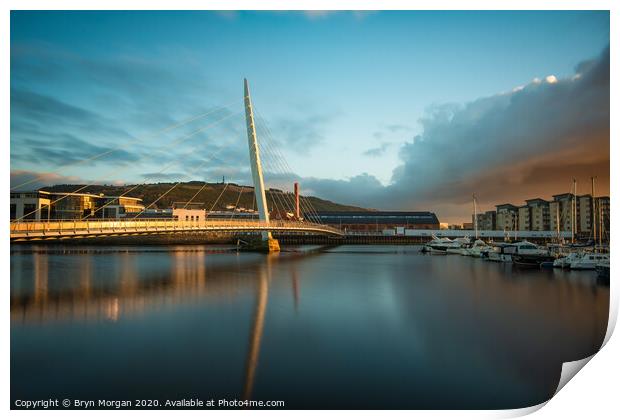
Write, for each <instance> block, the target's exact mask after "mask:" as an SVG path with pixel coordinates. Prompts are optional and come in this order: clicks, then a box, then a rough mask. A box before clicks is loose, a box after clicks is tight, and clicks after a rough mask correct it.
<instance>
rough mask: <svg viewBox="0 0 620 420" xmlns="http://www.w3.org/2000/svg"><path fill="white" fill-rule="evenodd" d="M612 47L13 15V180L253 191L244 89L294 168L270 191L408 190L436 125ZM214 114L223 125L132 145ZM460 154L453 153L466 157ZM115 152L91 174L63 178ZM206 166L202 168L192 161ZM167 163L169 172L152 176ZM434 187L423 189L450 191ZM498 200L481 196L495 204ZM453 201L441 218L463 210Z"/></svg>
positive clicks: (558, 16) (342, 28)
mask: <svg viewBox="0 0 620 420" xmlns="http://www.w3.org/2000/svg"><path fill="white" fill-rule="evenodd" d="M608 45H609V14H608V13H607V12H587V11H586V12H559V11H553V12H543V11H536V12H474V11H472V12H387V11H385V12H374V13H355V12H338V13H333V12H332V13H302V12H148V11H141V12H12V14H11V89H12V91H11V95H12V114H11V152H12V155H11V170H12V172H14V173H15V174H16V176H15V179H16V180H17V179H24V176H29V175H30V173H33V174H34V173H48V172H56V174H57V176H58V177H59V178H58V179H59V180H60V179H63V178H62V177H69V178H70V179H74V180H77V179H80V180H98V181H108V182H144V181H146V179H145V177H144V175H145V174H152V175H154V176H153V178H157V177H159V178H161V179H160V180H164V178H165V177H166V176H168V177H169V178H170V179H173V178H177V177H179V176H185V177H186V179H205V180H212V181H215V180H216V179H220V178H221V175H227V176H228V177H229V179H231V180H236V181H239V182H248V174H249V172H248V170H247V150H246V149H245V147H246V143H245V142H246V139H245V132H244V130H243V115H242V114H239V115H235V113H240V112H241V111H242V80H243V77H247V78H248V79H249V80H250V83H251V88H252V96H253V100H254V103H255V105H256V108H257V109H258V111H259V113H260V114H261V115H262V116H263V117H264V119H265V120H266V122H267V125H268V126H269V128H270V131H271V134H272V136H273V138H271V139H265V140H264V141H266V142H272V146H273V147H277V148H278V149H279V150H280V151H281V153H282V154H283V155H284V156H285V158H286V160H287V162H288V164H289V165H290V167H291V168H292V171H293V172H294V173H295V175H294V176H288V177H286V176H284V174H283V172H286V171H285V170H284V169H287V168H282V167H276V164H273V167H272V168H271V170H272V172H274V174H273V176H272V181H273V182H272V183H273V184H277V183H278V182H287V183H288V182H289V181H290V179H289V178H299V179H301V180H304V181H306V185H308V186H309V187H310V188H311V190H313V192H316V193H317V194H319V193H322V194H324V195H327V198H331V199H338V198H339V196H340V193H337V192H336V190H334V189H330V188H329V186H330V185H334V183H335V182H336V183H339V182H344V183H348V185H351V186H354V185H356V184H355V182H356V181H360V180H364V181H365V182H368V183H369V184H368V185H367V186H364V185H359V187H360V188H382V187H390V186H391V185H394V184H398V183H399V182H401V181H402V176H400V175H399V171H400V172H402V168H407V167H408V161H407V160H406V159H407V158H408V156H409V155H408V153H409V152H410V149H411V148H410V147H408V145H411V144H413V143H415V141H414V139H415V138H416V136H421V137H420V138H422V137H425V138H430V137H429V136H428V134H429V133H430V131H429V130H430V128H429V121H430V120H432V121H436V120H437V118H438V115H440V114H441V112H438V110H445V109H450V112H451V113H452V114H454V113H455V112H458V111H457V110H462V109H463V108H466V107H467V104H471V103H474V102H475V101H478V100H480V99H481V98H493V97H496V96H497V95H501V94H503V93H506V92H512V90H513V89H514V88H516V87H520V86H527V85H528V84H531V83H532V80H534V79H535V78H539V79H542V80H544V79H545V77H547V76H549V75H554V76H555V77H556V78H557V79H558V80H560V81H563V80H571V79H572V78H573V77H574V76H575V75H576V74H577V73H578V70H577V66H578V65H579V64H580V63H584V62H587V61H588V60H592V59H596V58H597V57H599V56H600V55H601V54H602V53H603V52H604V51H605V49H606V48H607V46H608ZM559 85H560V84H558V86H559ZM217 106H226V108H227V109H226V110H223V111H221V112H219V113H218V112H214V113H213V114H211V115H210V116H208V117H207V118H205V119H201V120H198V121H195V122H193V123H192V124H188V125H187V126H184V127H181V128H180V129H179V130H173V131H171V132H168V133H166V134H164V135H158V136H154V137H152V138H149V139H148V140H147V141H145V142H141V141H137V140H136V139H137V138H141V137H142V136H144V135H145V134H146V133H149V132H152V131H154V130H157V129H161V128H164V127H166V126H168V125H170V124H173V123H174V122H176V121H180V120H183V119H185V118H188V117H191V116H193V115H198V114H200V113H204V112H207V111H209V110H210V109H213V107H217ZM607 106H608V104H607ZM231 113H232V115H231ZM224 117H228V118H227V119H226V120H224V121H223V122H221V123H218V125H217V126H215V127H214V128H212V129H208V130H207V131H205V132H204V133H202V134H201V135H197V136H195V137H192V138H191V139H190V140H188V141H186V142H183V143H182V144H180V145H178V146H175V147H172V148H171V149H170V150H168V149H164V145H165V144H169V143H170V142H171V141H174V139H175V138H178V137H179V136H180V135H183V134H185V133H189V132H191V131H192V130H195V129H197V128H200V127H203V126H205V125H206V124H207V123H209V122H214V121H218V119H219V118H224ZM184 130H185V131H184ZM259 134H261V133H259ZM425 134H426V136H425ZM265 137H266V136H265ZM448 137H449V136H448ZM498 141H500V140H498ZM607 141H608V140H607ZM454 142H455V144H453V145H446V147H454V148H457V149H458V148H460V147H468V145H467V144H462V143H459V139H458V137H455V140H454ZM121 145H125V146H122V147H123V151H119V152H118V154H114V155H111V156H109V158H108V159H103V160H102V161H101V162H97V163H96V164H89V165H82V166H73V167H68V168H65V167H63V168H60V169H58V167H59V166H61V165H63V164H66V163H71V162H72V161H75V160H77V159H81V158H84V157H87V156H90V155H92V154H96V153H98V152H101V151H104V150H107V149H108V148H111V147H112V148H113V147H117V146H121ZM145 145H148V146H145ZM159 146H162V148H161V149H157V150H155V151H151V152H150V153H151V154H150V155H149V156H144V154H145V151H147V150H148V149H149V148H150V149H154V148H157V147H159ZM183 153H186V154H187V155H188V159H180V158H179V157H180V156H183ZM213 154H215V155H216V156H213V157H211V155H213ZM207 155H208V156H209V157H208V162H204V164H202V165H201V164H200V161H199V160H196V161H195V162H190V160H189V158H192V159H199V158H200V157H203V156H207ZM46 157H47V158H46ZM48 158H49V159H48ZM530 158H531V156H526V157H524V159H526V160H527V159H530ZM174 159H179V164H178V165H171V167H170V168H169V170H166V171H163V172H162V173H157V172H158V171H160V170H161V168H162V166H163V165H165V164H170V162H171V161H172V160H174ZM244 159H245V161H244ZM500 160H501V159H500ZM524 162H525V161H524ZM193 163H195V164H193ZM577 163H578V162H577ZM399 168H400V169H399ZM57 169H58V170H57ZM269 169H270V168H267V171H269ZM278 171H279V172H280V175H277V174H276V172H278ZM607 171H608V168H607ZM110 174H111V175H110ZM17 175H20V176H22V177H21V178H19V177H17ZM432 175H433V174H432V171H431V172H430V173H428V174H427V176H426V178H425V182H426V183H433V182H438V183H441V185H437V189H441V188H443V187H445V181H446V180H445V179H444V178H443V177H437V179H436V180H434V179H433V176H432ZM603 176H604V174H603ZM607 177H608V175H607ZM49 179H50V180H51V179H53V178H49ZM153 180H154V179H150V180H148V181H153ZM267 180H268V181H269V176H267ZM607 182H608V181H607ZM12 185H14V184H13V183H12ZM338 185H341V186H345V185H347V184H338ZM397 190H398V191H397V192H394V194H409V193H411V195H415V194H416V193H417V190H411V191H407V190H406V189H404V190H403V189H402V188H397ZM560 192H562V191H560ZM422 195H424V194H422ZM468 195H469V196H470V195H471V192H468ZM426 196H427V195H424V197H426ZM343 198H346V199H350V200H353V201H356V203H354V204H360V205H367V206H371V207H382V205H383V204H384V202H383V199H380V198H376V202H372V201H370V202H369V201H368V197H366V198H364V197H360V198H359V199H358V198H356V197H355V196H353V195H352V196H351V197H343ZM499 198H500V197H497V196H496V195H493V194H489V196H488V200H489V201H488V202H489V203H491V202H492V200H495V199H499ZM520 198H521V197H520V196H518V197H516V199H520ZM459 200H460V201H463V200H462V199H460V198H459V199H456V200H455V201H454V203H452V204H453V205H454V206H455V207H454V211H453V210H448V209H446V214H452V213H455V212H456V208H458V207H459V206H461V205H464V203H462V202H459ZM422 204H428V205H430V206H434V205H437V206H439V205H440V204H439V203H437V204H433V199H431V198H430V197H426V198H424V200H420V201H418V202H416V201H411V200H409V201H401V202H399V203H398V205H399V206H401V207H408V208H415V207H419V205H422ZM395 205H396V204H395ZM455 214H456V213H455Z"/></svg>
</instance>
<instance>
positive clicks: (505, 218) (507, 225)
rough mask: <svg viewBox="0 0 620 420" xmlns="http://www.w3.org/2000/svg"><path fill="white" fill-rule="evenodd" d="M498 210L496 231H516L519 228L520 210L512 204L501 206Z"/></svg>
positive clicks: (497, 207)
mask: <svg viewBox="0 0 620 420" xmlns="http://www.w3.org/2000/svg"><path fill="white" fill-rule="evenodd" d="M495 208H496V209H497V216H496V229H497V230H515V229H516V228H518V219H519V208H518V207H517V206H515V205H512V204H500V205H498V206H495Z"/></svg>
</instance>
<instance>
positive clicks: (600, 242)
mask: <svg viewBox="0 0 620 420" xmlns="http://www.w3.org/2000/svg"><path fill="white" fill-rule="evenodd" d="M598 211H599V215H598V223H599V229H598V246H599V248H602V247H603V226H604V224H603V207H602V206H601V203H600V202H599V203H598Z"/></svg>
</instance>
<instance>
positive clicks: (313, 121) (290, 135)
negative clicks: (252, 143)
mask: <svg viewBox="0 0 620 420" xmlns="http://www.w3.org/2000/svg"><path fill="white" fill-rule="evenodd" d="M337 115H338V113H335V112H334V113H331V114H328V113H312V112H310V111H307V112H306V113H304V114H302V115H288V116H286V117H280V118H278V119H276V122H275V124H274V126H273V133H269V132H266V130H265V128H264V127H263V122H262V120H259V121H258V122H257V130H258V135H259V136H260V137H261V141H269V142H271V143H272V145H273V146H274V147H280V148H287V149H290V150H292V151H295V152H296V153H302V154H303V153H307V152H308V151H310V150H311V149H312V148H314V147H316V146H318V145H319V144H321V143H323V141H324V140H325V130H326V128H327V125H328V124H329V123H331V122H332V121H333V120H334V118H336V116H337ZM269 134H272V135H269Z"/></svg>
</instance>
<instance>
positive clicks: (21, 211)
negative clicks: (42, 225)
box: [10, 191, 50, 220]
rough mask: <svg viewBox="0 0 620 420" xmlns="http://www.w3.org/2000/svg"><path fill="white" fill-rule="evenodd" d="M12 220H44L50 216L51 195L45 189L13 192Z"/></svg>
mask: <svg viewBox="0 0 620 420" xmlns="http://www.w3.org/2000/svg"><path fill="white" fill-rule="evenodd" d="M10 215H11V220H14V219H24V220H42V219H48V218H49V217H50V195H49V193H48V192H45V191H30V192H12V193H11V212H10Z"/></svg>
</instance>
